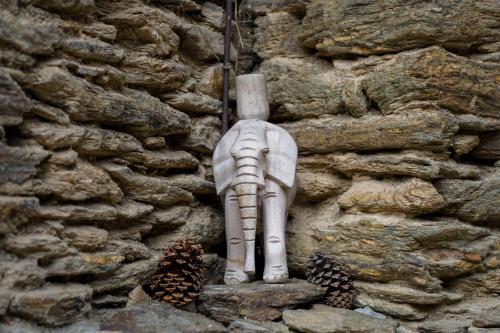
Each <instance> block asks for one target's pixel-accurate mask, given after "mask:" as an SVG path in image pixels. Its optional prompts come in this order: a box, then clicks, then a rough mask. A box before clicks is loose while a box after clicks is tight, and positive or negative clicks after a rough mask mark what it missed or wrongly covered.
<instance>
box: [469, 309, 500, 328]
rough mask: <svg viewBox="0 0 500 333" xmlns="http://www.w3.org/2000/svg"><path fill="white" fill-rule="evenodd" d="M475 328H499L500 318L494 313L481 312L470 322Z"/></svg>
mask: <svg viewBox="0 0 500 333" xmlns="http://www.w3.org/2000/svg"><path fill="white" fill-rule="evenodd" d="M472 325H474V326H476V327H500V318H499V317H498V313H496V312H495V311H484V312H481V313H480V314H479V315H478V317H477V318H476V319H474V321H473V322H472Z"/></svg>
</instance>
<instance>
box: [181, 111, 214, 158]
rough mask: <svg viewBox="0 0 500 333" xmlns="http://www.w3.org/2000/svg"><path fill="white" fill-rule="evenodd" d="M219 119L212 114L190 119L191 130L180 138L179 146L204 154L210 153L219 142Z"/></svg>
mask: <svg viewBox="0 0 500 333" xmlns="http://www.w3.org/2000/svg"><path fill="white" fill-rule="evenodd" d="M220 127H221V121H220V119H219V118H217V117H214V116H205V117H202V118H193V119H192V131H191V133H189V135H188V136H187V137H186V139H185V140H182V142H181V147H182V148H184V149H186V150H189V151H195V152H200V153H204V154H212V153H213V152H214V150H215V147H216V146H217V143H219V140H220V138H221V135H220Z"/></svg>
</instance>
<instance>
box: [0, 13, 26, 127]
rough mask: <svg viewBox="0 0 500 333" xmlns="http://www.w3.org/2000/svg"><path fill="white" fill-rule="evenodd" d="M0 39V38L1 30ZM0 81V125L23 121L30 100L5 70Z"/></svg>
mask: <svg viewBox="0 0 500 333" xmlns="http://www.w3.org/2000/svg"><path fill="white" fill-rule="evenodd" d="M1 30H2V29H1V23H0V31H1ZM0 39H2V38H1V32H0ZM0 82H1V84H0V109H1V110H2V114H1V115H0V125H2V126H14V125H19V124H20V123H22V121H23V114H24V113H25V112H28V111H29V109H30V107H31V102H30V100H29V99H28V97H26V95H25V94H24V92H23V90H22V89H21V87H19V85H18V84H17V83H16V81H14V80H13V79H12V78H11V77H10V75H9V74H8V73H6V72H5V71H0Z"/></svg>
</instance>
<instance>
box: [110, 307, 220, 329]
mask: <svg viewBox="0 0 500 333" xmlns="http://www.w3.org/2000/svg"><path fill="white" fill-rule="evenodd" d="M101 330H104V331H122V332H139V331H140V332H143V333H156V332H160V331H161V332H165V333H177V332H179V333H181V332H182V333H223V332H226V329H225V328H224V326H223V325H222V324H220V323H218V322H216V321H214V320H210V319H208V318H206V317H204V316H202V315H199V314H196V313H191V312H186V311H182V310H179V309H176V308H174V307H172V306H171V305H168V304H165V303H157V302H151V303H146V304H140V305H134V306H131V307H127V308H125V309H121V310H118V311H114V312H111V313H110V314H108V315H107V316H106V318H105V319H104V321H103V324H101Z"/></svg>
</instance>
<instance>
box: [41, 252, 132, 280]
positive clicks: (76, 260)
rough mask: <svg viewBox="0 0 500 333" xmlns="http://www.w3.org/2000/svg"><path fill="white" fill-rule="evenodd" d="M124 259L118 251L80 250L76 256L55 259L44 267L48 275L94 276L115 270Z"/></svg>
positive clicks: (68, 276) (67, 276)
mask: <svg viewBox="0 0 500 333" xmlns="http://www.w3.org/2000/svg"><path fill="white" fill-rule="evenodd" d="M124 259H125V257H124V256H122V255H120V254H118V253H107V252H93V253H83V252H80V253H79V254H78V255H76V256H70V257H64V258H58V259H55V260H53V261H52V262H51V263H50V264H49V265H48V266H46V267H45V269H46V271H47V276H49V277H63V278H71V277H75V276H80V275H84V276H90V275H94V276H95V275H101V274H109V273H111V272H113V271H115V270H116V269H118V267H120V264H121V263H122V261H123V260H124Z"/></svg>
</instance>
